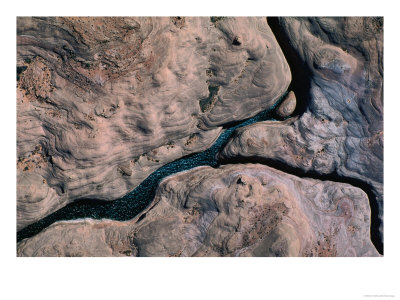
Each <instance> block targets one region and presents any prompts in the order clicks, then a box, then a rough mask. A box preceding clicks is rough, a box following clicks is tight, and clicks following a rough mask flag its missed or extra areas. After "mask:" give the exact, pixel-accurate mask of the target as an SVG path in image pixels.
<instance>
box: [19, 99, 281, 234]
mask: <svg viewBox="0 0 400 300" xmlns="http://www.w3.org/2000/svg"><path fill="white" fill-rule="evenodd" d="M286 94H287V92H285V93H284V94H283V95H282V96H281V97H280V99H279V100H278V101H277V102H276V103H275V105H274V106H273V107H271V108H269V109H267V110H265V111H262V112H260V113H258V114H257V115H256V116H254V117H252V118H250V119H247V120H245V121H242V122H240V123H238V124H236V125H232V126H230V127H228V128H226V129H225V130H224V131H223V133H222V134H221V135H220V136H219V138H218V139H217V140H216V141H215V143H214V144H213V145H212V146H211V147H210V148H208V149H207V150H204V151H203V152H199V153H196V154H191V155H189V156H186V157H183V158H180V159H178V160H176V161H173V162H171V163H168V164H166V165H164V166H162V167H161V168H159V169H158V170H156V171H154V172H153V173H152V174H150V175H149V176H148V177H147V178H146V179H145V180H144V181H143V182H142V183H141V184H140V185H139V186H137V187H136V188H135V189H134V190H133V191H131V192H130V193H128V194H127V195H125V196H124V197H122V198H120V199H117V200H114V201H111V202H108V201H107V202H106V201H98V200H97V201H96V200H84V201H76V202H73V203H70V204H68V205H67V206H65V207H63V208H61V209H59V210H58V211H56V212H54V213H52V214H50V215H48V216H47V217H45V218H43V219H41V220H39V221H38V222H36V223H33V224H31V225H28V226H27V227H25V228H24V229H22V230H20V231H19V232H18V233H17V242H19V241H21V240H23V239H25V238H29V237H32V236H34V235H35V234H37V233H39V232H40V231H42V230H43V229H45V228H46V227H48V226H50V225H51V224H52V223H54V222H57V221H61V220H74V219H83V218H92V219H112V220H118V221H126V220H130V219H132V218H134V217H135V216H136V215H137V214H139V213H140V212H141V211H143V210H144V209H145V208H146V207H147V206H148V205H149V204H150V203H151V201H152V200H153V198H154V196H155V193H156V190H157V187H158V185H159V183H160V181H161V180H162V179H163V178H165V177H167V176H170V175H173V174H175V173H178V172H181V171H185V170H189V169H192V168H195V167H198V166H211V167H218V166H219V162H218V161H217V159H216V155H217V154H218V152H220V151H221V150H222V148H223V147H224V145H225V144H226V143H227V141H228V140H229V138H230V137H231V135H232V133H233V132H234V131H235V129H237V128H239V127H243V126H246V125H250V124H253V123H256V122H261V121H266V120H274V119H273V111H274V110H275V108H276V107H277V106H278V105H279V104H280V103H281V102H282V100H283V99H284V97H285V96H286Z"/></svg>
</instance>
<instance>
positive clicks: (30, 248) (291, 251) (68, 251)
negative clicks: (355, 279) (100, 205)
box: [18, 164, 379, 256]
mask: <svg viewBox="0 0 400 300" xmlns="http://www.w3.org/2000/svg"><path fill="white" fill-rule="evenodd" d="M369 221H370V209H369V203H368V197H367V195H366V194H365V193H364V192H363V191H362V190H360V189H358V188H355V187H353V186H351V185H349V184H343V183H336V182H331V181H319V180H313V179H301V178H299V177H296V176H293V175H289V174H286V173H283V172H281V171H278V170H275V169H272V168H270V167H267V166H263V165H259V164H245V165H242V164H234V165H225V166H222V167H220V168H217V169H213V168H211V167H198V168H195V169H192V170H190V171H186V172H182V173H178V174H176V175H173V176H170V177H168V178H166V179H165V180H164V181H163V182H162V183H161V184H160V186H159V189H158V191H157V194H156V197H155V198H154V201H153V202H152V203H151V205H150V206H149V208H148V209H147V210H146V211H144V212H143V213H142V214H140V215H139V216H137V217H136V218H134V219H133V220H131V221H127V222H118V221H109V220H101V221H99V220H97V221H95V220H89V219H87V220H79V221H78V220H77V221H63V222H57V223H55V224H53V225H51V226H50V227H49V228H47V229H46V230H44V231H42V232H41V233H39V234H38V235H36V236H34V237H32V238H30V239H27V240H24V241H22V242H21V243H19V245H18V255H19V256H377V255H379V254H378V252H377V251H376V249H375V247H374V246H373V245H372V243H371V241H370V239H369Z"/></svg>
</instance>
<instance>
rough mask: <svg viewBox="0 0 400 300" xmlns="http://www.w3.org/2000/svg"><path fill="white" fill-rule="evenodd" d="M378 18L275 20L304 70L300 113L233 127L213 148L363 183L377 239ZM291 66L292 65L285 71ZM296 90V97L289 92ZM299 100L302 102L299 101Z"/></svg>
mask: <svg viewBox="0 0 400 300" xmlns="http://www.w3.org/2000/svg"><path fill="white" fill-rule="evenodd" d="M382 21H383V20H382V18H279V28H280V30H282V35H283V36H284V39H285V40H286V41H287V42H288V43H289V44H290V45H291V47H293V49H294V51H295V52H296V53H297V55H298V56H299V59H300V61H301V64H302V67H303V69H298V70H296V72H299V73H300V76H303V74H304V76H307V72H305V69H304V68H306V69H308V70H309V73H310V91H309V99H303V103H304V102H307V103H305V104H304V105H307V107H306V108H305V112H304V114H302V115H301V116H300V117H299V118H293V119H291V120H287V121H285V122H262V123H257V124H254V125H250V126H248V127H243V128H240V129H238V130H237V132H236V134H235V135H234V136H233V138H232V139H231V140H230V141H229V143H228V144H227V145H226V147H225V149H224V150H223V151H222V153H221V158H222V159H227V160H228V161H229V160H230V159H232V158H238V157H242V158H243V157H253V158H263V159H270V160H274V161H278V162H281V163H283V164H286V165H288V166H291V167H294V168H297V169H300V170H302V171H306V172H308V171H313V172H315V173H317V174H338V175H339V176H343V177H345V178H354V179H357V180H360V181H362V182H365V183H367V184H368V185H369V186H370V187H371V188H372V191H373V193H374V195H375V197H376V201H377V205H378V210H379V211H378V213H379V218H380V219H381V225H380V226H381V227H380V231H381V232H380V234H381V239H383V231H382V224H383V95H382V89H383V69H382V68H383V66H382V55H383V28H382V26H383V24H382ZM292 71H293V70H292ZM296 96H298V95H296ZM304 100H307V101H304Z"/></svg>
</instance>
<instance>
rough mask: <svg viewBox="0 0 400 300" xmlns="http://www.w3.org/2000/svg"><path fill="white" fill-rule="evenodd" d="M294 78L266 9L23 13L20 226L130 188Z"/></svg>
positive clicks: (260, 105) (264, 104)
mask: <svg viewBox="0 0 400 300" xmlns="http://www.w3.org/2000/svg"><path fill="white" fill-rule="evenodd" d="M290 80H291V74H290V70H289V67H288V65H287V63H286V60H285V58H284V56H283V54H282V51H281V49H280V47H279V45H278V44H277V42H276V39H275V37H274V35H273V33H272V32H271V30H270V28H269V26H268V24H267V21H266V19H265V18H216V19H212V18H211V19H210V18H198V17H196V18H188V17H186V18H179V17H176V18H77V17H72V18H48V17H46V18H25V17H24V18H18V19H17V152H18V162H17V198H18V199H17V228H18V230H19V229H21V228H23V227H25V226H26V225H28V224H31V223H33V222H35V221H37V220H39V219H41V218H43V217H44V216H46V215H48V214H50V213H51V212H54V211H55V210H57V209H59V208H61V207H63V206H65V205H66V204H68V203H69V202H71V201H73V200H76V199H82V198H85V199H90V198H93V199H97V200H114V199H117V198H120V197H121V196H123V195H125V194H126V193H127V192H129V191H130V190H132V189H133V188H135V187H136V186H137V185H138V184H139V183H140V182H141V181H142V180H143V179H145V178H146V177H147V176H148V175H149V174H150V173H151V172H153V171H154V170H155V169H157V168H158V167H160V166H162V165H163V164H166V163H168V162H170V161H173V160H176V159H178V158H179V157H182V156H184V155H187V154H190V153H193V152H198V151H202V150H204V149H206V148H208V147H210V145H211V144H212V143H213V141H214V140H215V139H216V138H217V137H218V135H219V134H220V133H221V130H222V127H221V126H222V125H224V124H227V123H230V122H232V121H238V120H242V119H245V118H248V117H250V116H253V115H255V114H256V113H258V112H260V111H262V110H265V109H267V108H269V107H271V106H272V105H273V104H275V102H276V100H277V99H278V98H279V97H280V96H281V95H282V94H283V93H284V92H285V91H286V89H287V87H288V85H289V83H290Z"/></svg>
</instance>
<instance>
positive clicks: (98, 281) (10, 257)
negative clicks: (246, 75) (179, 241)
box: [0, 0, 400, 300]
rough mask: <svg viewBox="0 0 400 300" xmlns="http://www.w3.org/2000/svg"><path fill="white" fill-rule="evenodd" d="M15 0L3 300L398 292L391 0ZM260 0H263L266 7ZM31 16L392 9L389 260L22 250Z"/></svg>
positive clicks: (5, 69)
mask: <svg viewBox="0 0 400 300" xmlns="http://www.w3.org/2000/svg"><path fill="white" fill-rule="evenodd" d="M192 2H193V4H189V0H186V1H170V0H167V1H154V0H153V1H146V2H144V1H142V2H137V1H116V0H113V1H92V2H84V1H82V0H81V1H71V0H69V1H16V2H13V3H11V1H8V3H7V2H5V1H4V2H3V3H2V6H3V8H2V9H3V10H2V12H3V14H2V18H1V27H0V28H1V33H2V34H1V39H2V41H1V53H2V55H1V58H2V65H1V66H2V72H1V76H2V77H1V84H2V93H1V100H2V101H1V105H2V107H1V112H2V116H1V118H0V119H1V137H2V146H1V156H0V157H1V167H2V172H1V181H0V182H1V186H2V190H5V193H2V199H1V201H2V214H1V218H0V220H1V227H0V228H1V237H2V243H1V250H0V251H1V260H2V261H1V270H2V272H1V274H2V276H1V277H2V280H1V289H0V290H1V295H2V296H0V297H1V298H2V299H68V300H70V299H84V298H85V299H125V298H127V299H135V298H143V299H335V300H336V299H374V298H366V297H363V295H377V294H378V295H382V294H383V295H393V294H394V295H396V298H398V297H400V293H399V288H398V282H397V281H398V280H396V279H397V278H399V276H398V274H397V273H398V272H397V267H398V266H399V263H398V256H399V253H400V251H399V250H400V249H399V242H398V236H399V234H398V232H397V231H398V230H399V229H400V226H399V222H398V220H399V212H400V210H399V200H398V199H397V198H398V197H397V185H398V183H397V176H396V174H398V172H399V171H398V167H399V165H398V159H397V152H398V149H399V144H398V137H399V128H400V125H399V124H398V121H397V120H398V118H399V117H398V115H399V111H400V110H399V100H398V99H397V98H398V93H397V90H396V87H397V86H398V85H399V83H398V81H399V76H398V70H399V69H400V68H399V64H398V56H399V54H398V51H399V47H398V46H399V44H398V41H397V38H398V28H399V25H398V16H397V15H396V12H398V10H396V7H395V5H394V4H393V5H388V4H386V3H384V1H348V0H346V1H338V0H336V1H321V0H319V1H287V0H286V1H275V2H274V3H269V2H267V1H249V0H246V1H244V0H242V1H240V2H239V1H238V2H237V3H234V2H233V1H217V0H213V1H209V0H206V1H192ZM260 2H262V3H263V4H261V5H260ZM24 15H25V16H30V15H43V16H47V15H98V16H102V15H107V16H108V15H118V16H121V15H134V16H137V15H153V16H165V15H197V16H210V15H242V16H243V15H249V16H254V15H265V16H276V15H280V16H282V15H285V16H290V15H330V16H335V15H349V16H356V15H358V16H360V15H384V16H385V19H384V32H385V41H384V47H385V50H384V51H385V52H384V62H385V64H384V66H385V70H384V76H385V78H384V82H385V94H384V103H385V114H384V118H385V193H384V197H385V244H384V247H385V256H384V257H383V258H348V259H346V258H333V259H324V258H317V259H302V258H283V259H271V258H253V259H248V258H242V259H216V258H209V259H203V258H196V259H182V258H180V259H176V258H175V259H161V258H148V259H144V258H142V259H114V258H106V259H100V258H81V259H78V258H77V259H68V258H59V259H50V258H42V259H34V258H28V259H26V258H16V257H15V227H16V226H15V222H16V221H15V216H16V209H15V178H16V176H15V157H16V147H15V145H16V139H15V137H16V128H15V124H16V117H15V115H16V112H15V61H16V59H15V58H16V54H15V52H16V50H15V45H16V42H15V32H16V28H15V24H16V16H24Z"/></svg>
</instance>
